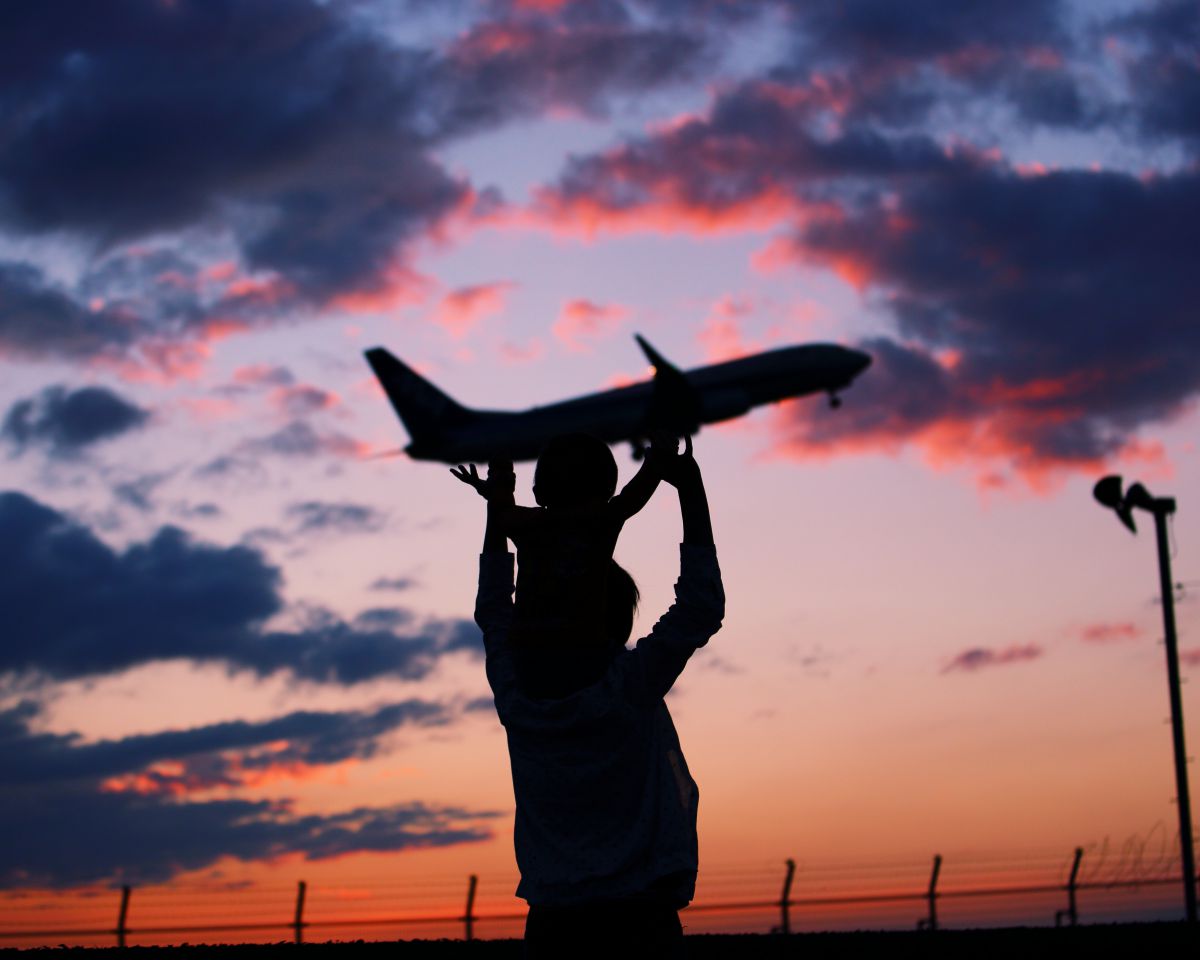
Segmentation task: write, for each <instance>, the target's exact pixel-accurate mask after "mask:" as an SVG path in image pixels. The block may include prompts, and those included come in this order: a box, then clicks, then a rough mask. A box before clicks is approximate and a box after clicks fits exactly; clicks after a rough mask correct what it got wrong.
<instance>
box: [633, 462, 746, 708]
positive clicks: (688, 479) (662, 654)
mask: <svg viewBox="0 0 1200 960" xmlns="http://www.w3.org/2000/svg"><path fill="white" fill-rule="evenodd" d="M685 439H686V444H685V448H684V451H683V452H682V453H680V454H674V455H669V456H666V457H664V458H663V460H662V462H661V465H660V468H661V469H662V471H663V480H665V481H666V482H667V483H669V484H671V486H673V487H675V488H676V490H677V491H678V492H679V510H680V516H681V518H682V520H683V543H682V544H681V545H680V548H679V579H678V580H677V581H676V582H675V602H674V603H673V604H672V605H671V608H670V609H669V610H668V611H667V612H666V613H665V614H663V616H662V617H661V618H659V621H658V622H657V623H656V624H655V625H654V629H653V630H651V631H650V633H649V634H648V635H647V636H645V637H643V638H642V639H641V640H639V641H638V644H637V649H636V651H635V653H636V656H637V662H638V664H639V668H640V671H641V675H642V677H643V679H644V683H645V686H644V690H645V692H646V693H647V694H648V695H649V696H651V697H661V696H664V695H665V694H666V692H667V691H668V690H670V689H671V685H672V684H673V683H674V682H675V680H676V678H677V677H678V676H679V674H680V672H681V671H682V670H683V668H684V666H685V665H686V663H687V661H688V658H689V657H690V656H691V655H692V654H693V653H694V652H695V651H696V650H697V649H699V648H700V647H702V646H704V645H705V644H706V643H707V642H708V640H709V638H710V637H711V636H712V635H713V634H714V633H716V632H717V631H718V630H719V629H720V628H721V621H722V619H723V618H724V616H725V592H724V588H723V586H722V583H721V570H720V567H719V566H718V565H717V553H716V547H715V546H714V544H713V532H712V519H711V517H710V516H709V511H708V497H707V496H706V494H705V492H704V481H703V479H702V477H701V475H700V468H699V466H698V465H697V464H696V460H695V458H694V457H693V455H692V444H691V440H690V438H685Z"/></svg>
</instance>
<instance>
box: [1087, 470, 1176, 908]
mask: <svg viewBox="0 0 1200 960" xmlns="http://www.w3.org/2000/svg"><path fill="white" fill-rule="evenodd" d="M1121 488H1122V482H1121V478H1120V477H1119V476H1117V475H1116V474H1111V475H1110V476H1107V477H1102V478H1101V479H1100V480H1098V481H1097V482H1096V485H1095V486H1094V487H1093V488H1092V496H1094V497H1095V498H1096V501H1097V502H1098V503H1100V504H1101V505H1102V506H1105V507H1108V508H1109V509H1110V510H1112V511H1113V512H1115V513H1116V515H1117V518H1118V519H1119V520H1120V521H1121V522H1122V523H1123V524H1125V526H1126V527H1128V528H1129V530H1130V531H1132V532H1133V533H1137V526H1136V525H1135V524H1134V522H1133V511H1134V510H1135V509H1136V510H1145V511H1146V512H1147V513H1149V514H1150V515H1151V516H1153V517H1154V535H1155V539H1156V540H1157V541H1158V579H1159V587H1160V588H1161V590H1162V611H1163V632H1164V634H1165V636H1164V640H1163V646H1165V647H1166V650H1167V687H1168V690H1169V692H1170V695H1171V739H1172V741H1173V745H1174V751H1175V803H1176V806H1177V808H1178V811H1179V860H1180V870H1181V872H1182V874H1183V898H1184V904H1185V906H1186V909H1187V919H1188V922H1189V923H1195V922H1196V917H1197V907H1196V859H1195V851H1194V849H1193V842H1192V803H1191V798H1190V796H1189V791H1188V776H1187V762H1188V761H1187V747H1186V746H1185V744H1184V742H1183V698H1182V696H1181V694H1180V692H1179V684H1180V677H1179V640H1178V638H1177V637H1176V635H1175V603H1174V593H1173V581H1172V580H1171V549H1170V543H1169V540H1170V537H1169V534H1168V531H1167V520H1168V518H1169V517H1170V516H1171V515H1172V514H1174V513H1175V500H1174V498H1173V497H1155V496H1153V495H1152V494H1151V493H1150V491H1149V490H1147V489H1146V488H1145V487H1144V486H1142V485H1141V484H1140V483H1135V484H1133V485H1132V486H1131V487H1130V488H1129V489H1128V490H1126V491H1124V492H1122V489H1121Z"/></svg>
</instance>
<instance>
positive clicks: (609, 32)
mask: <svg viewBox="0 0 1200 960" xmlns="http://www.w3.org/2000/svg"><path fill="white" fill-rule="evenodd" d="M708 62H709V58H708V57H707V56H706V45H705V43H704V41H703V40H702V39H701V37H700V36H699V35H697V34H694V33H692V32H688V31H684V30H681V29H657V28H638V27H634V26H632V25H631V24H629V23H628V22H625V21H624V20H621V21H618V22H614V21H613V20H612V19H609V18H604V17H598V18H584V17H579V16H577V17H575V18H574V19H573V21H572V22H571V28H570V29H563V28H562V27H561V26H560V25H556V24H552V23H547V22H544V21H541V20H530V19H506V20H495V21H490V22H485V23H482V24H479V25H477V26H476V27H474V28H473V29H471V30H470V31H468V32H467V33H466V34H465V35H464V36H462V37H461V38H459V39H458V40H457V41H456V42H455V44H454V45H453V46H452V47H451V48H450V50H449V53H448V56H447V59H446V61H445V62H444V64H443V69H444V70H445V71H446V81H445V84H444V89H445V90H446V91H447V93H448V96H446V98H445V100H444V101H443V103H442V104H441V105H442V106H443V110H442V113H441V122H442V123H443V124H444V125H445V127H446V129H448V130H460V129H461V130H466V129H472V128H474V127H477V126H479V125H481V124H486V125H492V124H495V123H497V122H500V121H503V120H508V119H512V118H514V117H517V116H522V115H529V114H537V113H540V112H542V111H544V110H546V109H547V108H553V107H568V108H573V109H577V110H583V111H586V112H589V113H602V112H604V110H605V108H606V105H607V103H608V101H609V100H610V98H611V96H612V95H613V94H614V93H630V94H638V93H643V92H645V91H647V90H651V89H654V88H656V87H659V86H662V85H664V84H667V83H673V82H678V81H681V80H687V79H690V78H694V77H695V76H696V74H697V72H698V69H699V68H700V67H701V66H703V65H705V64H706V63H708Z"/></svg>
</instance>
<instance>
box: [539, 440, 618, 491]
mask: <svg viewBox="0 0 1200 960" xmlns="http://www.w3.org/2000/svg"><path fill="white" fill-rule="evenodd" d="M616 490H617V461H616V460H615V459H614V458H613V455H612V451H611V450H609V449H608V444H606V443H605V442H604V441H603V440H601V439H599V438H598V437H593V436H592V435H591V434H588V433H564V434H562V435H560V436H557V437H554V438H553V439H552V440H551V441H550V442H549V443H548V444H546V447H545V449H544V450H542V454H541V456H539V457H538V461H537V467H536V468H535V469H534V472H533V498H534V499H535V500H536V501H537V502H538V504H539V505H541V506H543V507H568V506H578V505H580V504H583V503H588V502H594V501H596V500H599V501H602V502H603V501H607V500H608V499H609V498H610V497H612V495H613V494H614V493H616Z"/></svg>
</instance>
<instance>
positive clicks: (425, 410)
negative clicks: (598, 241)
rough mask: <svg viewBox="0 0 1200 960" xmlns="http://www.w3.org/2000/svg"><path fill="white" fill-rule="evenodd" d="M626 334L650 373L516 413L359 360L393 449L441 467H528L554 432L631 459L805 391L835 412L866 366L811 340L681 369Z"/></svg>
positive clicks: (402, 370) (397, 368) (403, 369)
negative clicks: (378, 390) (624, 448)
mask: <svg viewBox="0 0 1200 960" xmlns="http://www.w3.org/2000/svg"><path fill="white" fill-rule="evenodd" d="M634 336H635V339H636V340H637V343H638V346H640V347H641V349H642V352H643V353H644V354H645V355H646V359H647V360H648V361H650V364H651V366H652V367H653V368H654V378H653V379H652V380H648V381H645V382H642V383H635V384H631V385H630V386H626V387H617V388H615V389H612V390H605V391H603V392H601V393H592V394H588V395H587V396H582V397H576V398H574V399H571V400H564V401H562V402H560V403H552V404H548V405H546V406H542V407H532V408H531V409H529V410H522V411H498V410H474V409H471V408H469V407H464V406H463V405H462V404H460V403H458V402H457V401H455V400H453V399H451V398H450V397H449V396H447V395H446V394H445V393H443V392H442V391H441V390H439V389H438V388H437V387H435V386H434V385H433V384H432V383H430V382H429V381H428V380H426V379H425V378H424V377H422V376H421V375H420V374H418V373H416V372H415V371H414V370H412V369H410V368H409V367H408V366H406V365H405V364H404V363H402V362H401V361H400V360H398V359H396V357H394V356H392V354H391V353H389V352H388V351H387V350H385V349H383V348H382V347H374V348H372V349H370V350H367V351H366V352H365V354H364V355H365V357H366V359H367V362H368V363H369V364H370V365H371V369H372V370H373V371H374V373H375V376H376V377H377V378H378V379H379V383H380V384H381V385H382V387H383V389H384V392H385V393H386V394H387V396H388V399H389V400H390V401H391V403H392V407H393V408H394V409H395V411H396V413H397V415H398V416H399V417H400V420H401V421H402V422H403V424H404V427H405V429H406V430H407V431H408V434H409V437H410V439H411V443H409V445H408V446H407V447H404V448H403V451H395V452H397V453H399V452H404V453H407V454H408V455H409V456H410V457H411V458H412V459H414V460H434V461H440V462H442V463H449V464H457V463H486V462H487V461H488V460H493V459H499V458H503V459H508V460H514V461H519V460H535V459H537V457H538V455H539V454H540V453H541V451H542V449H543V448H544V447H545V445H546V443H547V441H549V440H550V438H551V437H554V436H557V435H558V434H563V433H590V434H593V435H594V436H597V437H599V438H600V439H601V440H604V441H605V442H606V443H621V442H628V443H630V444H632V447H633V455H634V458H635V459H640V458H641V457H642V456H643V455H644V453H645V449H646V448H645V442H646V438H647V437H648V436H649V434H650V433H651V432H652V431H654V430H659V429H661V430H667V431H670V432H672V433H675V434H676V435H679V436H682V435H683V434H688V435H691V434H694V433H696V432H697V431H698V430H699V429H700V427H701V426H702V425H704V424H709V423H720V422H721V421H722V420H732V419H734V418H735V417H740V416H742V415H743V414H745V413H748V412H749V411H750V410H751V409H752V408H754V407H757V406H761V405H763V404H767V403H775V402H777V401H779V400H786V399H788V398H789V397H800V396H805V395H806V394H812V393H827V394H829V399H830V405H831V406H833V407H837V406H839V405H840V403H841V400H840V398H839V397H838V393H839V391H841V390H844V389H845V388H846V387H848V386H850V384H851V383H852V382H853V380H854V378H855V377H857V376H858V375H859V374H860V373H862V372H863V371H864V370H865V369H866V368H867V367H868V366H870V364H871V357H870V356H869V355H868V354H865V353H863V352H862V351H860V350H851V349H848V348H846V347H839V346H835V345H834V344H828V343H816V344H804V345H801V346H793V347H782V348H779V349H776V350H768V351H765V352H763V353H757V354H754V355H752V356H748V357H742V358H740V359H737V360H727V361H725V362H723V363H715V364H712V365H710V366H706V367H699V368H697V369H695V370H689V371H687V372H684V371H682V370H680V369H679V368H677V367H675V366H674V365H673V364H671V363H670V362H669V361H668V360H666V359H665V358H664V357H663V356H662V354H660V353H659V352H658V351H657V350H655V349H654V347H652V346H651V345H650V344H649V343H647V342H646V340H645V339H644V338H643V337H641V336H640V335H638V334H635V335H634ZM376 456H379V454H377V455H376Z"/></svg>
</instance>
